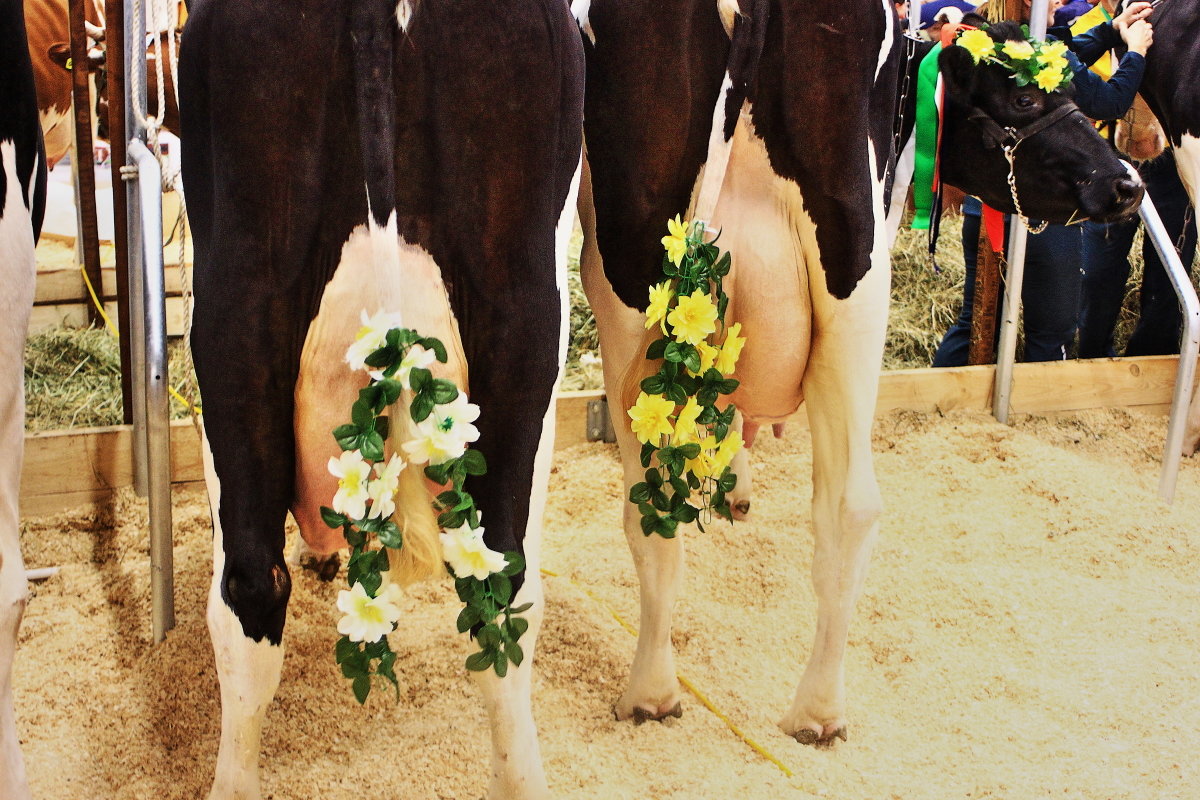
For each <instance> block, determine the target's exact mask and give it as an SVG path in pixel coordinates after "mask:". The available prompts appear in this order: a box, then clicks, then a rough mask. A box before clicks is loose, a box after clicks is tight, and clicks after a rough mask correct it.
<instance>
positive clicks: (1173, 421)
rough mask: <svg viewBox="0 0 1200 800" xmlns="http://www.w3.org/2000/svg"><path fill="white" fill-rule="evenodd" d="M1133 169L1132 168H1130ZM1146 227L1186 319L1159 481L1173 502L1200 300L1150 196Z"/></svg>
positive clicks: (1145, 203)
mask: <svg viewBox="0 0 1200 800" xmlns="http://www.w3.org/2000/svg"><path fill="white" fill-rule="evenodd" d="M1130 169H1131V170H1132V167H1130ZM1139 213H1140V214H1141V215H1142V222H1143V223H1145V226H1146V236H1148V237H1149V238H1150V241H1151V242H1153V243H1154V249H1155V250H1157V251H1158V257H1159V259H1160V260H1161V261H1162V263H1163V267H1164V268H1165V269H1166V271H1167V277H1169V278H1170V279H1171V286H1172V288H1174V289H1175V296H1176V297H1178V298H1179V308H1180V311H1181V312H1182V313H1181V316H1182V318H1183V332H1182V334H1181V336H1180V340H1179V366H1178V368H1177V371H1176V373H1175V391H1174V393H1173V394H1172V397H1171V416H1170V421H1169V422H1168V423H1167V443H1166V445H1165V449H1164V451H1163V466H1162V473H1161V475H1160V476H1159V481H1158V496H1159V497H1161V498H1162V499H1163V500H1165V501H1166V502H1168V503H1170V502H1171V501H1172V500H1173V499H1174V498H1175V480H1176V478H1177V477H1178V476H1179V460H1180V458H1181V457H1182V455H1183V454H1182V449H1183V435H1184V432H1185V431H1184V428H1185V424H1186V422H1187V412H1188V406H1189V405H1190V404H1191V400H1192V383H1193V381H1194V380H1195V378H1196V357H1197V355H1200V300H1198V299H1197V298H1196V289H1195V287H1193V286H1192V279H1191V276H1190V275H1189V274H1188V268H1187V266H1185V265H1184V264H1183V262H1182V261H1181V260H1180V258H1179V253H1178V252H1176V250H1175V243H1174V242H1173V241H1171V236H1170V234H1168V233H1167V229H1166V227H1165V226H1164V225H1163V223H1162V219H1161V218H1160V217H1159V216H1158V209H1156V208H1155V207H1154V201H1153V200H1151V199H1150V195H1148V194H1147V195H1146V196H1145V197H1143V198H1142V205H1141V208H1140V209H1139Z"/></svg>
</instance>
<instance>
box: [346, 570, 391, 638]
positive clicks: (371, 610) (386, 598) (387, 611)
mask: <svg viewBox="0 0 1200 800" xmlns="http://www.w3.org/2000/svg"><path fill="white" fill-rule="evenodd" d="M400 597H401V592H400V587H399V586H396V584H394V583H389V584H387V585H386V586H384V587H383V588H382V589H380V591H379V596H378V597H371V596H370V595H369V594H367V590H366V589H364V588H363V585H362V584H361V583H356V584H354V586H353V587H351V589H350V591H348V592H347V591H345V590H343V591H340V592H338V598H337V607H338V611H341V612H342V613H343V614H344V616H343V617H342V618H341V619H340V620H338V626H337V629H338V633H340V634H342V635H343V636H348V637H350V641H352V642H367V643H371V642H378V641H379V640H380V639H382V638H383V637H384V636H387V635H388V634H389V633H391V632H392V631H393V630H394V629H395V627H396V622H397V621H399V619H400V605H399V603H400Z"/></svg>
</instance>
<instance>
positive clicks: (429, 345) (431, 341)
mask: <svg viewBox="0 0 1200 800" xmlns="http://www.w3.org/2000/svg"><path fill="white" fill-rule="evenodd" d="M417 344H419V345H421V347H424V348H425V349H426V350H432V351H433V355H434V357H435V358H437V360H438V361H439V362H441V363H443V364H445V363H446V361H447V358H448V357H447V355H446V345H444V344H442V340H441V339H435V338H433V337H432V336H427V337H425V338H424V339H421V340H420V341H418V342H417Z"/></svg>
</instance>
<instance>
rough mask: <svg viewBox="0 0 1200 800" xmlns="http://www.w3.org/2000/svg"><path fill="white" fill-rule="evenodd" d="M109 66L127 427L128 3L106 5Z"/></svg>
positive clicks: (115, 239) (115, 243) (118, 0)
mask: <svg viewBox="0 0 1200 800" xmlns="http://www.w3.org/2000/svg"><path fill="white" fill-rule="evenodd" d="M104 19H105V22H104V32H105V35H104V38H105V40H106V44H105V66H106V68H107V69H108V130H109V136H110V137H112V140H111V142H110V144H111V146H112V176H113V180H112V193H113V250H114V251H115V253H116V266H117V326H118V327H119V328H120V329H121V409H122V412H121V413H122V417H123V419H124V422H125V424H126V425H129V424H132V422H133V364H132V359H131V356H130V350H129V333H128V332H129V331H130V330H131V328H130V325H129V232H128V230H127V223H126V220H127V219H128V217H129V212H128V206H127V203H126V200H125V181H123V180H121V168H122V167H124V166H125V161H126V152H125V151H126V141H125V4H124V2H123V0H105V3H104Z"/></svg>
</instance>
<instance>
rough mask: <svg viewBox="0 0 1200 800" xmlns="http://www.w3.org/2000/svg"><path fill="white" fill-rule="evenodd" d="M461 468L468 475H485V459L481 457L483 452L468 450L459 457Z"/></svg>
mask: <svg viewBox="0 0 1200 800" xmlns="http://www.w3.org/2000/svg"><path fill="white" fill-rule="evenodd" d="M460 461H461V462H462V467H463V470H464V471H465V472H466V473H467V474H468V475H485V474H487V460H486V459H485V458H484V457H483V453H481V452H479V451H478V450H468V451H467V452H465V453H463V454H462V456H461V457H460Z"/></svg>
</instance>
